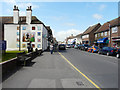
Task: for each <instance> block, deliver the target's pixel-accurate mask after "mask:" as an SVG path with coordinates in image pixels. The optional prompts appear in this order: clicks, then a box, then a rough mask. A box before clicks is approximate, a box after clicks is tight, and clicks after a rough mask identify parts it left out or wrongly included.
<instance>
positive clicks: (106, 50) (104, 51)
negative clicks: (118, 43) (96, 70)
mask: <svg viewBox="0 0 120 90" xmlns="http://www.w3.org/2000/svg"><path fill="white" fill-rule="evenodd" d="M98 53H99V54H106V55H107V56H109V55H116V49H115V48H113V47H103V48H102V49H99V51H98Z"/></svg>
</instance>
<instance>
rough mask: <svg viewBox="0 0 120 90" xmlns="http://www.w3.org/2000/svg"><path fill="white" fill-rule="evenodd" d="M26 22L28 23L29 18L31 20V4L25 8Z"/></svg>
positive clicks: (29, 21)
mask: <svg viewBox="0 0 120 90" xmlns="http://www.w3.org/2000/svg"><path fill="white" fill-rule="evenodd" d="M26 12H27V14H26V23H27V24H30V23H31V20H32V6H28V8H27V9H26Z"/></svg>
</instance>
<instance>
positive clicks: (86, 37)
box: [82, 23, 101, 45]
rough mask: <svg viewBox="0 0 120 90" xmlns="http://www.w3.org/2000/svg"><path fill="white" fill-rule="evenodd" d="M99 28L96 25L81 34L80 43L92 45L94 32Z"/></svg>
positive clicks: (98, 25)
mask: <svg viewBox="0 0 120 90" xmlns="http://www.w3.org/2000/svg"><path fill="white" fill-rule="evenodd" d="M100 26H101V24H100V23H98V24H95V25H93V26H90V27H88V28H87V29H86V31H85V32H83V34H82V43H83V44H89V45H93V44H94V40H95V36H94V32H95V31H97V30H98V29H99V28H100Z"/></svg>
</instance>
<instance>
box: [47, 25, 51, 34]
mask: <svg viewBox="0 0 120 90" xmlns="http://www.w3.org/2000/svg"><path fill="white" fill-rule="evenodd" d="M46 28H47V30H48V33H49V34H51V35H52V30H51V28H50V26H46Z"/></svg>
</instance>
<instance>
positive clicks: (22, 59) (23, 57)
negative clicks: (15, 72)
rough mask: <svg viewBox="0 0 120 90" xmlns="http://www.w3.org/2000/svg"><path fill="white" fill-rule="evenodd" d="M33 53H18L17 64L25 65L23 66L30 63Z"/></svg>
mask: <svg viewBox="0 0 120 90" xmlns="http://www.w3.org/2000/svg"><path fill="white" fill-rule="evenodd" d="M31 54H32V52H30V53H27V54H25V52H23V53H17V64H18V65H23V66H26V65H28V64H30V62H31Z"/></svg>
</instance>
